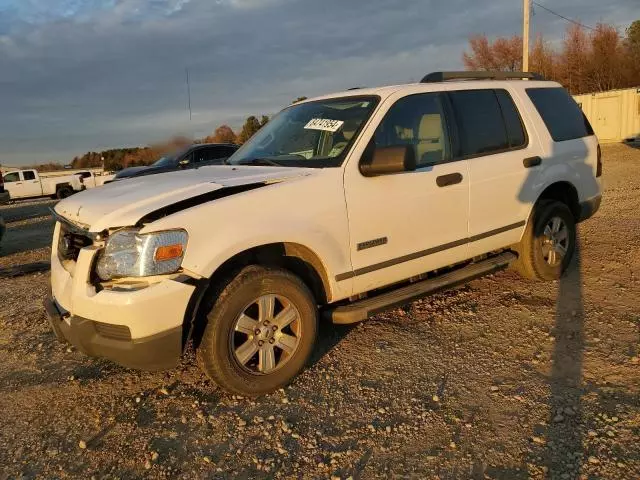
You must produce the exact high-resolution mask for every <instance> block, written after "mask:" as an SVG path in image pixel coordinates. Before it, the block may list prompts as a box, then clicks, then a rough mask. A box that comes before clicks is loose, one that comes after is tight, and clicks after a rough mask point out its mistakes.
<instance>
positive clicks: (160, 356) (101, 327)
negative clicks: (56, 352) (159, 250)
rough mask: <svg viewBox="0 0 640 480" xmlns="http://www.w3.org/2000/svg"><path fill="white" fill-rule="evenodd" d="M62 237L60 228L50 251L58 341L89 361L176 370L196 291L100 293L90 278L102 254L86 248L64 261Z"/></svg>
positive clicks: (160, 284) (180, 284)
mask: <svg viewBox="0 0 640 480" xmlns="http://www.w3.org/2000/svg"><path fill="white" fill-rule="evenodd" d="M59 235H60V224H59V223H57V224H56V228H55V231H54V236H53V244H52V249H51V250H52V252H51V290H52V297H51V298H50V299H48V300H47V301H46V302H45V308H46V310H47V314H48V316H49V321H50V323H51V326H52V328H53V330H54V332H55V333H56V336H57V337H58V338H59V339H60V340H62V341H65V342H69V343H71V344H72V345H74V346H75V347H77V348H78V349H79V350H80V351H82V352H84V353H86V354H87V355H90V356H96V357H102V358H107V359H109V360H112V361H113V362H115V363H118V364H120V365H123V366H126V367H130V368H140V369H144V370H162V369H167V368H172V367H174V366H175V365H177V364H178V363H179V361H180V357H181V354H182V348H183V344H184V337H183V326H184V325H185V319H187V315H188V314H189V306H190V304H191V303H192V297H194V293H195V291H196V287H195V286H194V285H192V284H191V283H190V282H184V281H180V280H178V279H171V278H163V279H156V281H155V283H151V284H149V285H146V286H142V287H141V288H131V289H128V290H125V289H117V288H110V289H109V288H104V289H101V290H100V289H96V287H95V286H94V284H93V283H92V280H91V272H92V270H93V265H94V263H95V261H96V255H97V253H98V251H99V250H98V249H97V248H96V247H93V246H89V247H85V248H82V249H81V250H80V253H79V255H78V257H77V259H76V260H75V261H68V260H65V261H62V260H61V259H60V258H59V257H58V237H59ZM63 262H64V263H63ZM186 324H187V325H188V322H187V323H186Z"/></svg>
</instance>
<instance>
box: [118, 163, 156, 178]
mask: <svg viewBox="0 0 640 480" xmlns="http://www.w3.org/2000/svg"><path fill="white" fill-rule="evenodd" d="M150 168H151V167H148V166H142V167H128V168H123V169H122V170H120V171H119V172H118V173H116V178H127V177H132V176H134V175H135V174H137V173H140V172H143V171H145V170H149V169H150Z"/></svg>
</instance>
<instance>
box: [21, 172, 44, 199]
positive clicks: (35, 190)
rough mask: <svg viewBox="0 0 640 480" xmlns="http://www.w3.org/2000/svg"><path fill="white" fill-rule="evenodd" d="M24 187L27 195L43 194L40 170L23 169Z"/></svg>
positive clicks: (36, 195)
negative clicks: (39, 175)
mask: <svg viewBox="0 0 640 480" xmlns="http://www.w3.org/2000/svg"><path fill="white" fill-rule="evenodd" d="M21 173H22V188H23V191H24V195H23V196H25V197H38V196H40V195H42V185H41V183H40V178H39V177H38V172H36V171H35V170H23V171H22V172H21Z"/></svg>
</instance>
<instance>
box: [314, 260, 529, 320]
mask: <svg viewBox="0 0 640 480" xmlns="http://www.w3.org/2000/svg"><path fill="white" fill-rule="evenodd" d="M517 258H518V256H517V255H516V254H514V253H511V252H505V253H501V254H499V255H496V256H495V257H490V258H487V259H485V260H482V261H480V262H478V263H472V264H469V265H467V266H466V267H463V268H460V269H458V270H454V271H452V272H448V273H445V274H442V275H440V276H438V277H434V278H430V279H428V280H423V281H421V282H417V283H412V284H410V285H407V286H404V287H401V288H398V289H397V290H392V291H390V292H387V293H383V294H380V295H377V296H375V297H370V298H365V299H363V300H358V301H356V302H353V303H350V304H348V305H342V306H339V307H336V308H334V309H332V310H329V311H327V312H326V313H327V315H328V317H329V318H330V319H331V321H332V322H333V323H338V324H349V323H356V322H360V321H362V320H366V319H367V318H368V317H370V316H372V315H375V314H376V313H380V312H382V311H384V310H388V309H389V308H394V307H398V306H400V305H404V304H407V303H410V302H412V301H414V300H417V299H418V298H422V297H425V296H427V295H430V294H432V293H436V292H439V291H441V290H445V289H447V288H451V287H456V286H459V285H463V284H465V283H467V282H470V281H471V280H475V279H476V278H479V277H482V276H484V275H488V274H490V273H494V272H497V271H498V270H502V269H504V268H506V267H508V266H509V264H510V263H511V262H513V261H514V260H516V259H517Z"/></svg>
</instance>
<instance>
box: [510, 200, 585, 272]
mask: <svg viewBox="0 0 640 480" xmlns="http://www.w3.org/2000/svg"><path fill="white" fill-rule="evenodd" d="M575 247H576V223H575V218H574V217H573V214H572V213H571V210H569V207H567V205H565V204H564V203H562V202H557V201H542V202H540V203H538V204H536V206H535V208H534V211H533V213H532V215H531V218H530V219H529V222H528V223H527V227H526V229H525V231H524V235H523V237H522V240H521V242H520V244H518V247H517V250H518V253H519V258H518V261H517V262H516V264H515V267H516V269H517V270H518V271H519V272H520V273H521V274H522V275H523V276H525V277H527V278H532V279H537V280H557V279H558V278H560V277H561V276H562V274H563V273H564V272H565V270H566V269H567V267H568V266H569V264H570V263H571V259H572V258H573V254H574V252H575Z"/></svg>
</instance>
